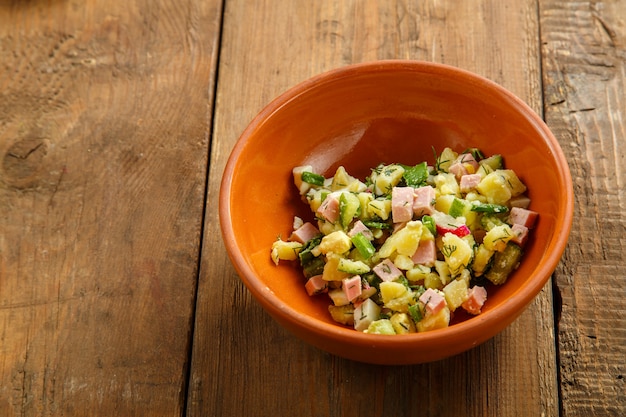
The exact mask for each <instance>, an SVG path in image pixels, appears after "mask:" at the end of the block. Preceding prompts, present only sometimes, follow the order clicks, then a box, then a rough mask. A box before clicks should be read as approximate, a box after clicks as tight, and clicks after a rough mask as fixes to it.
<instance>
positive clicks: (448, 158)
mask: <svg viewBox="0 0 626 417" xmlns="http://www.w3.org/2000/svg"><path fill="white" fill-rule="evenodd" d="M458 157H459V154H458V153H456V152H454V151H453V150H452V149H451V148H444V149H443V151H441V154H440V155H439V157H438V158H437V161H436V162H437V168H438V169H440V170H443V171H446V172H448V169H450V165H452V163H453V162H454V161H455V160H456V158H458Z"/></svg>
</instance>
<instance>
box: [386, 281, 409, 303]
mask: <svg viewBox="0 0 626 417" xmlns="http://www.w3.org/2000/svg"><path fill="white" fill-rule="evenodd" d="M407 291H408V288H407V287H406V286H404V284H402V283H400V282H393V281H385V282H381V283H380V296H381V297H382V299H383V303H385V304H387V303H388V302H389V301H391V300H393V299H395V298H400V297H403V296H404V295H405V294H406V293H407Z"/></svg>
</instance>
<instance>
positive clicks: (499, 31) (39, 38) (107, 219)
mask: <svg viewBox="0 0 626 417" xmlns="http://www.w3.org/2000/svg"><path fill="white" fill-rule="evenodd" d="M388 58H400V59H419V60H427V61H436V62H442V63H446V64H451V65H455V66H458V67H461V68H464V69H467V70H470V71H473V72H476V73H478V74H481V75H483V76H485V77H487V78H490V79H492V80H494V81H495V82H497V83H499V84H501V85H503V86H504V87H506V88H508V89H509V90H511V91H512V92H514V93H515V94H517V95H518V96H519V97H521V98H522V99H523V100H524V101H526V102H527V103H528V104H529V105H530V106H531V107H532V108H533V109H534V110H535V111H537V112H538V113H539V114H541V115H542V116H543V117H544V119H545V120H546V121H547V123H548V125H549V126H550V127H551V129H552V130H553V132H554V133H555V135H556V137H557V138H558V140H559V142H560V143H561V146H562V148H563V150H564V152H565V154H566V156H567V159H568V161H569V163H570V169H571V172H572V177H573V180H574V187H575V193H576V197H575V201H576V209H575V220H574V226H573V229H572V233H571V239H570V242H569V246H568V248H567V250H566V252H565V255H564V257H563V260H562V262H561V263H560V265H559V267H558V268H557V270H556V271H555V273H554V276H553V279H552V282H551V284H549V285H547V286H546V287H545V288H544V290H543V292H542V293H541V294H540V296H539V297H538V298H537V299H536V301H535V302H534V303H533V304H532V305H531V306H530V307H529V309H528V310H527V311H526V312H525V313H524V314H523V315H522V316H521V317H520V318H519V319H518V320H517V321H516V322H515V323H514V324H513V325H512V326H511V327H510V328H508V329H507V330H506V331H504V332H503V333H501V334H500V335H498V336H497V337H495V338H494V339H492V340H490V341H489V342H487V343H485V344H484V345H482V346H479V347H477V348H475V349H473V350H471V351H469V352H467V353H465V354H461V355H459V356H456V357H453V358H450V359H447V360H443V361H439V362H435V363H431V364H426V365H416V366H403V367H384V366H372V365H366V364H361V363H354V362H350V361H347V360H343V359H339V358H337V357H333V356H330V355H328V354H326V353H323V352H321V351H319V350H317V349H315V348H312V347H310V346H308V345H305V344H304V343H303V342H301V341H300V340H298V339H296V338H295V337H293V336H292V335H291V334H289V333H287V332H286V331H284V330H283V329H282V328H280V327H279V326H278V325H277V324H275V323H274V322H273V321H272V320H271V319H270V318H269V316H268V315H267V314H266V313H264V311H263V310H262V309H261V308H260V307H259V305H258V304H257V303H256V302H255V301H253V300H252V299H251V297H250V295H249V293H248V292H247V290H246V289H245V287H244V286H243V285H242V284H241V282H240V281H239V280H238V278H237V276H236V274H235V272H234V270H233V268H232V266H231V264H230V262H229V260H228V258H227V255H226V253H225V250H224V248H223V245H222V242H221V237H220V232H219V219H218V215H217V197H218V191H219V184H220V179H221V174H222V170H223V168H224V165H225V162H226V159H227V157H228V155H229V152H230V150H231V148H232V147H233V144H234V143H235V141H236V139H237V138H238V136H239V134H240V133H241V132H242V131H243V129H244V128H245V126H246V125H247V123H248V122H249V121H250V120H251V119H252V117H253V116H254V115H255V114H256V113H257V112H258V111H259V110H260V109H261V108H262V107H263V106H264V105H265V104H266V103H267V102H269V101H270V100H271V99H272V98H273V97H275V96H276V95H278V94H279V93H281V92H282V91H284V90H285V89H287V88H288V87H291V86H293V85H294V84H296V83H298V82H300V81H303V80H305V79H306V78H308V77H310V76H312V75H315V74H318V73H320V72H323V71H326V70H330V69H332V68H336V67H339V66H342V65H345V64H350V63H356V62H363V61H371V60H380V59H388ZM625 108H626V2H624V1H619V0H608V1H605V2H599V1H590V2H586V1H569V0H566V1H563V0H516V1H508V0H482V1H480V0H470V1H453V0H423V1H410V0H389V1H380V0H318V1H305V0H263V1H261V0H259V1H252V0H248V1H245V0H223V1H222V0H176V1H175V0H170V1H166V0H152V1H150V0H124V1H121V0H81V1H79V0H0V151H1V153H0V158H1V159H0V416H3V417H13V416H107V417H110V416H121V417H125V416H183V415H184V416H283V415H284V416H287V415H289V416H301V417H304V416H409V415H411V416H418V415H419V416H498V417H502V416H516V417H518V416H558V415H560V416H567V417H573V416H592V415H593V416H623V415H626V381H625V377H626V274H625V272H624V270H625V269H624V267H625V266H626V264H625V262H624V260H623V256H622V255H623V252H624V250H625V249H626V239H625V238H624V236H625V233H626V214H625V212H626V192H625V191H624V189H625V187H626V169H625V166H626V161H625V158H624V155H625V149H626V148H625V146H626V110H625Z"/></svg>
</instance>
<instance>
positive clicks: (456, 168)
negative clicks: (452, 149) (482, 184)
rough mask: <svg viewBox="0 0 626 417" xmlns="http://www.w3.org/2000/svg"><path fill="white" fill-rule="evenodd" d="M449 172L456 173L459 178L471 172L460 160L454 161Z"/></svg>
mask: <svg viewBox="0 0 626 417" xmlns="http://www.w3.org/2000/svg"><path fill="white" fill-rule="evenodd" d="M448 172H449V173H450V174H454V176H455V177H456V179H457V180H458V179H459V178H463V176H465V175H467V174H469V172H467V168H465V166H463V164H462V163H460V162H454V163H452V165H450V168H448Z"/></svg>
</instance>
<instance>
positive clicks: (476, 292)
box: [461, 285, 487, 315]
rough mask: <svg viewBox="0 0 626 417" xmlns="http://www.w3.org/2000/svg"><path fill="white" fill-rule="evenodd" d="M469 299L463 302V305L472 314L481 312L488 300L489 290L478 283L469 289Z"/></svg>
mask: <svg viewBox="0 0 626 417" xmlns="http://www.w3.org/2000/svg"><path fill="white" fill-rule="evenodd" d="M467 294H468V296H469V297H468V299H467V300H465V301H464V302H463V304H461V307H463V309H464V310H465V311H467V312H468V313H470V314H474V315H476V314H480V310H481V308H482V307H483V305H484V304H485V301H486V300H487V290H486V289H485V288H483V287H480V286H478V285H476V286H474V287H472V288H470V289H469V290H468V293H467Z"/></svg>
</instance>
